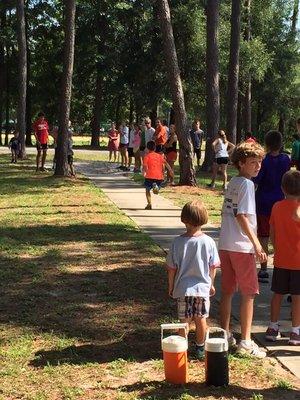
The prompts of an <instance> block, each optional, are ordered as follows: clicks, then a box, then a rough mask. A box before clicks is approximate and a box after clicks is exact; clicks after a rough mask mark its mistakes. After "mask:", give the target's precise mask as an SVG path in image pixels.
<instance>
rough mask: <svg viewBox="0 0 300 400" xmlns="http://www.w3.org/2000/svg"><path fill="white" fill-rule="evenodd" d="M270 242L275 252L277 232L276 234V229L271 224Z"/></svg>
mask: <svg viewBox="0 0 300 400" xmlns="http://www.w3.org/2000/svg"><path fill="white" fill-rule="evenodd" d="M270 240H271V243H272V245H273V248H274V250H275V232H274V227H273V225H271V224H270Z"/></svg>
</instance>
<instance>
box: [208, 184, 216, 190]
mask: <svg viewBox="0 0 300 400" xmlns="http://www.w3.org/2000/svg"><path fill="white" fill-rule="evenodd" d="M206 186H207V187H209V188H212V189H214V188H215V187H216V185H215V184H214V183H208V184H207V185H206Z"/></svg>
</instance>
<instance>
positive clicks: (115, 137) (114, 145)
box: [107, 122, 119, 162]
mask: <svg viewBox="0 0 300 400" xmlns="http://www.w3.org/2000/svg"><path fill="white" fill-rule="evenodd" d="M107 133H108V151H109V161H111V158H112V155H113V154H114V162H116V160H117V151H118V150H119V132H118V131H117V130H116V125H115V123H114V122H112V123H111V126H110V130H109V131H108V132H107Z"/></svg>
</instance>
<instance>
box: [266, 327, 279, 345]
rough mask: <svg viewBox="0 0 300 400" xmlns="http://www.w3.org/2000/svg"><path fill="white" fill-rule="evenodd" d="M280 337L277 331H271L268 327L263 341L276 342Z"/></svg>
mask: <svg viewBox="0 0 300 400" xmlns="http://www.w3.org/2000/svg"><path fill="white" fill-rule="evenodd" d="M280 337H281V335H280V332H279V329H273V328H271V327H270V326H269V328H268V329H267V330H266V335H265V339H266V340H267V341H268V342H276V340H277V339H279V338H280Z"/></svg>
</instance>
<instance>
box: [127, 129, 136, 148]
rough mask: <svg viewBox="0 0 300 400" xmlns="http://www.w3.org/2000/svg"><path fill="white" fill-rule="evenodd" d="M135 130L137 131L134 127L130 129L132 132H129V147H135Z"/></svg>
mask: <svg viewBox="0 0 300 400" xmlns="http://www.w3.org/2000/svg"><path fill="white" fill-rule="evenodd" d="M134 132H135V129H134V128H132V129H130V132H129V145H128V147H133V139H134Z"/></svg>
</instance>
